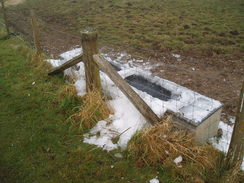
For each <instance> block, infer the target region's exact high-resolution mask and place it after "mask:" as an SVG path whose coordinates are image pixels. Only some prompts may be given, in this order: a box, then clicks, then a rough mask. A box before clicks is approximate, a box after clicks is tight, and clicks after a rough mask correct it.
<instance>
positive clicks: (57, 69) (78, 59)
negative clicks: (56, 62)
mask: <svg viewBox="0 0 244 183" xmlns="http://www.w3.org/2000/svg"><path fill="white" fill-rule="evenodd" d="M82 59H83V55H79V56H77V57H74V58H72V59H71V60H69V61H67V62H65V63H64V64H62V65H60V66H58V67H55V68H54V69H52V70H50V71H49V72H48V75H54V74H58V73H60V72H62V71H64V70H65V69H68V68H70V67H72V66H74V65H76V64H78V63H80V62H82Z"/></svg>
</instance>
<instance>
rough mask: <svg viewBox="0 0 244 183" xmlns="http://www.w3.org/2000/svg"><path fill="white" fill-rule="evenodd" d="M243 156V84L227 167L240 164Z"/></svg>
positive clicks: (243, 85)
mask: <svg viewBox="0 0 244 183" xmlns="http://www.w3.org/2000/svg"><path fill="white" fill-rule="evenodd" d="M243 155H244V82H243V84H242V89H241V93H240V100H239V105H238V109H237V114H236V120H235V126H234V130H233V133H232V137H231V142H230V147H229V150H228V153H227V165H228V166H233V165H235V164H236V163H238V162H242V159H243Z"/></svg>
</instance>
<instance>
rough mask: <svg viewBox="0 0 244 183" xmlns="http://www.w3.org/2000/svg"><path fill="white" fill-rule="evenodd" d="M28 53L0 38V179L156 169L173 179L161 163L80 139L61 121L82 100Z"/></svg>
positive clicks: (100, 177) (121, 175) (91, 176)
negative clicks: (119, 155) (145, 163)
mask: <svg viewBox="0 0 244 183" xmlns="http://www.w3.org/2000/svg"><path fill="white" fill-rule="evenodd" d="M1 31H2V29H1ZM1 31H0V37H1V36H3V32H1ZM30 53H31V50H30V49H29V48H28V47H26V46H25V45H24V44H23V43H22V42H21V41H20V40H19V39H17V38H11V39H9V40H0V154H1V156H0V182H1V183H17V182H18V183H22V182H23V183H43V182H45V183H47V182H50V183H51V182H52V183H58V182H62V183H65V182H67V183H71V182H72V183H75V182H77V183H78V182H79V183H80V182H85V183H89V182H104V183H105V182H107V183H110V182H148V181H149V180H150V179H152V178H154V177H155V176H157V175H158V173H159V174H160V175H158V176H159V178H160V179H161V180H163V181H164V182H165V183H170V182H172V183H173V182H177V181H175V180H174V178H169V177H170V176H171V175H172V174H171V173H170V172H169V171H167V170H165V169H161V168H152V167H151V168H150V167H146V166H145V167H141V166H139V165H138V163H137V162H135V161H134V160H133V159H130V158H127V156H126V153H125V154H124V153H123V156H124V158H122V159H117V158H115V157H114V154H115V153H116V151H112V152H110V153H107V152H106V151H103V150H102V149H100V148H97V147H95V146H91V145H88V144H84V143H82V134H83V132H81V131H79V130H78V129H77V128H75V127H74V126H73V125H71V123H69V121H67V119H68V117H69V116H70V115H72V114H73V113H74V112H75V110H74V109H75V107H77V106H81V105H82V100H81V99H80V98H78V97H76V96H75V95H70V94H69V93H66V94H64V92H63V91H64V89H65V88H66V87H67V85H65V84H64V79H63V76H62V75H59V76H55V77H49V76H47V74H46V73H47V68H48V67H47V66H46V65H45V64H40V63H36V62H37V60H33V61H32V62H31V61H30V58H31V57H30ZM157 172H158V173H157ZM179 182H181V181H179Z"/></svg>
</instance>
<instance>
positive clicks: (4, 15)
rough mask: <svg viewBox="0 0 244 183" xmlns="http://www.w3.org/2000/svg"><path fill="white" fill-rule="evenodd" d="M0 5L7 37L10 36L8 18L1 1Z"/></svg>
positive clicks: (2, 0)
mask: <svg viewBox="0 0 244 183" xmlns="http://www.w3.org/2000/svg"><path fill="white" fill-rule="evenodd" d="M1 5H2V11H3V19H4V22H5V27H6V31H7V35H8V36H10V31H9V26H8V18H7V14H6V9H5V6H4V0H1Z"/></svg>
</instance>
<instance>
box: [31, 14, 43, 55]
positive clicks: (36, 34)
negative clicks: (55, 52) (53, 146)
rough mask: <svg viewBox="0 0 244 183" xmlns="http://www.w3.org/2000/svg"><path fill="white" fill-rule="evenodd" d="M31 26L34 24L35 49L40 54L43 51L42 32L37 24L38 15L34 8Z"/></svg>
mask: <svg viewBox="0 0 244 183" xmlns="http://www.w3.org/2000/svg"><path fill="white" fill-rule="evenodd" d="M31 26H32V32H33V40H34V45H35V49H36V52H37V54H38V55H39V54H40V53H41V52H42V50H41V43H40V33H39V29H38V25H37V20H36V16H35V13H34V11H33V10H32V11H31Z"/></svg>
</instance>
